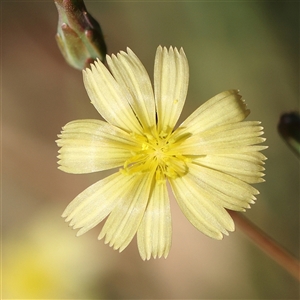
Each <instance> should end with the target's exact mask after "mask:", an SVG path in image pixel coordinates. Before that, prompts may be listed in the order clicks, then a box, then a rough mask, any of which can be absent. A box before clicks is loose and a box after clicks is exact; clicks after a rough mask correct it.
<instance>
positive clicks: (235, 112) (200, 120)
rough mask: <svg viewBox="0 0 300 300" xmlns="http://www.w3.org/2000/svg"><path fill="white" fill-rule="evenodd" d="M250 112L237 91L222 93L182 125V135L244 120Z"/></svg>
mask: <svg viewBox="0 0 300 300" xmlns="http://www.w3.org/2000/svg"><path fill="white" fill-rule="evenodd" d="M249 113H250V111H249V110H248V109H247V107H246V104H245V102H244V100H242V96H241V95H239V93H238V91H237V90H229V91H225V92H222V93H220V94H218V95H216V96H214V97H213V98H211V99H209V100H208V101H206V102H205V103H204V104H202V105H201V106H200V107H199V108H198V109H197V110H195V111H194V112H193V113H192V114H191V115H190V116H189V117H188V118H187V119H186V120H185V121H184V122H183V123H182V124H181V125H180V128H181V130H180V132H179V133H180V134H183V133H185V132H186V131H188V132H192V133H193V134H197V133H199V132H203V131H205V130H208V129H210V128H213V127H216V126H220V125H225V124H229V123H236V122H240V121H242V120H244V119H245V118H246V117H247V116H248V115H249Z"/></svg>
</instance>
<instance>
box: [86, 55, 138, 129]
mask: <svg viewBox="0 0 300 300" xmlns="http://www.w3.org/2000/svg"><path fill="white" fill-rule="evenodd" d="M83 82H84V86H85V88H86V90H87V93H88V95H89V97H90V99H91V102H92V103H93V105H94V106H95V108H96V109H97V111H98V112H99V113H100V115H101V116H102V117H103V118H104V119H105V120H106V121H107V122H109V123H110V124H112V125H115V126H117V127H119V128H122V129H123V130H125V131H128V132H136V133H142V127H141V125H140V123H139V121H138V119H137V118H136V116H135V114H134V112H133V110H132V108H131V106H130V101H131V95H130V93H129V91H128V90H127V89H125V88H124V87H122V86H120V85H119V84H118V83H117V81H116V80H115V79H114V78H113V76H112V75H111V73H110V72H109V71H108V69H107V68H106V67H105V66H104V65H103V64H102V62H101V61H100V60H97V62H95V63H94V64H92V65H91V69H85V70H84V71H83Z"/></svg>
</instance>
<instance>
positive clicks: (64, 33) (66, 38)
mask: <svg viewBox="0 0 300 300" xmlns="http://www.w3.org/2000/svg"><path fill="white" fill-rule="evenodd" d="M54 2H55V5H56V8H57V10H58V27H57V34H56V36H55V38H56V41H57V44H58V47H59V49H60V51H61V53H62V55H63V57H64V58H65V60H66V61H67V62H68V64H70V65H71V66H72V67H74V68H75V69H79V70H82V69H84V68H86V67H88V66H89V65H90V63H92V62H93V61H94V60H95V59H96V58H99V59H100V60H101V61H104V60H105V55H106V45H105V42H104V38H103V34H102V30H101V27H100V25H99V23H98V22H97V21H96V20H95V19H94V18H93V17H92V16H91V15H90V14H89V13H88V12H87V10H86V7H85V5H84V2H83V0H54Z"/></svg>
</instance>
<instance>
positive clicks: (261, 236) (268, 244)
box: [230, 211, 300, 281]
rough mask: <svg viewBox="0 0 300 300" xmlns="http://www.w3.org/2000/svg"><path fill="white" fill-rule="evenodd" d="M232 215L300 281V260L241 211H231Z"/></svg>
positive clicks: (269, 253)
mask: <svg viewBox="0 0 300 300" xmlns="http://www.w3.org/2000/svg"><path fill="white" fill-rule="evenodd" d="M230 215H231V216H232V218H233V219H234V221H235V223H236V224H237V225H238V226H239V227H240V228H241V230H243V232H244V233H245V234H246V235H247V236H248V237H249V238H250V239H251V240H252V241H253V242H254V243H255V244H256V245H257V246H258V247H260V248H261V249H262V250H263V251H265V252H266V253H267V254H268V255H269V256H270V257H271V258H272V259H274V260H275V261H276V262H277V263H278V264H279V265H281V266H282V267H283V268H284V269H286V270H287V271H288V272H289V273H290V274H291V275H293V276H294V277H295V278H296V279H297V280H298V281H300V262H299V260H297V259H296V258H295V257H293V256H292V255H291V254H290V253H289V252H288V251H286V250H285V249H284V248H283V247H281V246H280V245H279V244H278V243H277V242H276V241H274V240H273V239H272V238H271V237H269V236H268V235H267V234H266V233H265V232H263V231H262V230H261V229H260V228H258V227H257V226H256V225H254V224H253V223H252V222H251V221H249V220H248V219H246V218H245V217H244V216H242V214H241V213H238V212H234V211H230Z"/></svg>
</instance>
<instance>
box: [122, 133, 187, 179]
mask: <svg viewBox="0 0 300 300" xmlns="http://www.w3.org/2000/svg"><path fill="white" fill-rule="evenodd" d="M133 135H134V137H135V138H136V140H137V141H138V144H139V145H140V150H139V151H134V152H133V155H132V157H131V158H129V159H128V160H126V162H125V163H124V168H123V169H122V170H121V171H122V172H124V173H125V174H133V173H140V172H151V171H154V172H155V174H156V180H157V181H164V180H165V179H166V177H168V178H172V179H174V178H177V177H181V176H184V175H185V174H187V172H188V165H187V162H189V161H190V159H189V158H187V157H185V156H183V155H182V154H181V153H179V152H178V151H176V145H177V144H178V141H176V140H174V139H172V134H169V135H167V134H165V133H164V132H162V133H160V134H157V136H154V135H152V134H145V135H144V136H137V135H136V134H133ZM181 142H182V141H181Z"/></svg>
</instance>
